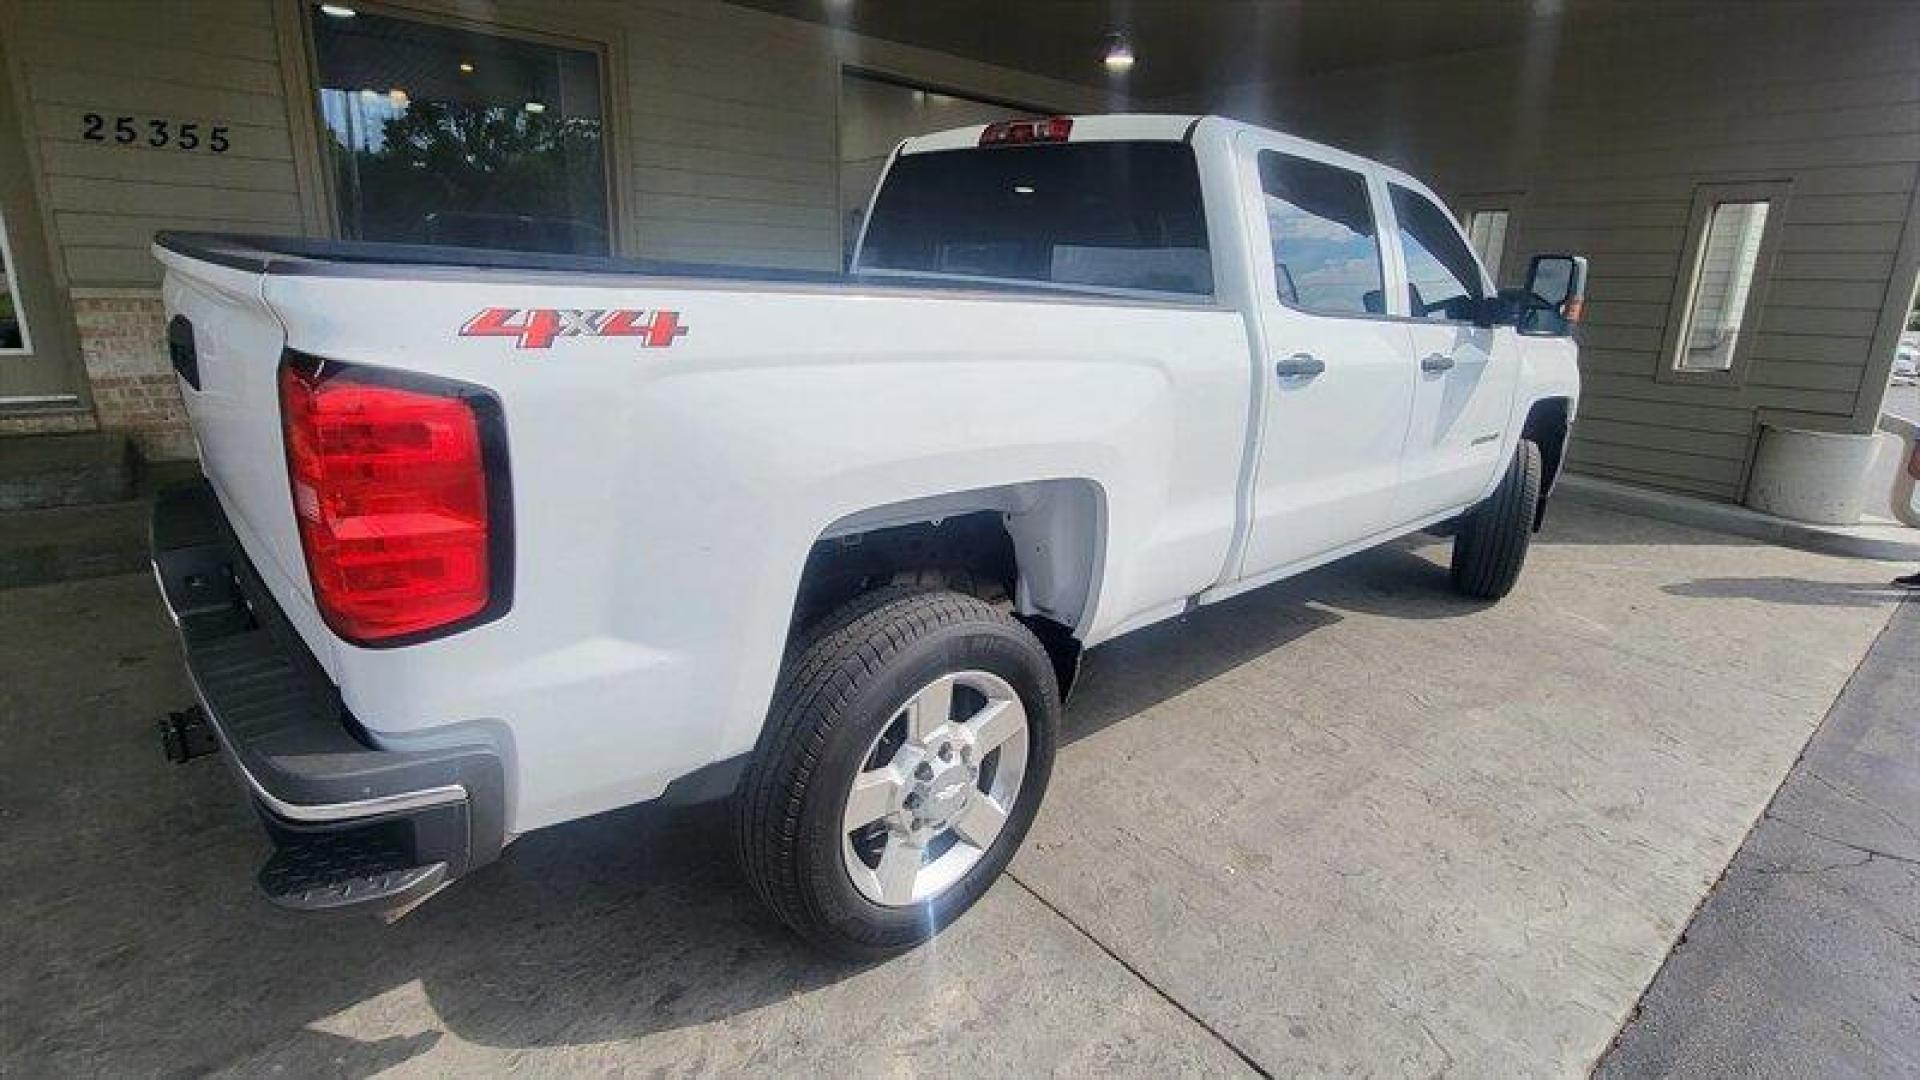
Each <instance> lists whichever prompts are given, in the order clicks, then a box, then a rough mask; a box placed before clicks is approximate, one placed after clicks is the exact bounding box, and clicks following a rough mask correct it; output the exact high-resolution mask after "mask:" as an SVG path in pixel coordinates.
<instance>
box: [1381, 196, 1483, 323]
mask: <svg viewBox="0 0 1920 1080" xmlns="http://www.w3.org/2000/svg"><path fill="white" fill-rule="evenodd" d="M1388 189H1389V190H1390V191H1391V192H1392V193H1393V216H1394V217H1396V218H1398V219H1399V221H1400V252H1401V254H1402V256H1403V257H1405V259H1406V261H1407V302H1408V304H1409V305H1411V306H1410V307H1409V308H1408V310H1409V311H1410V312H1411V313H1412V314H1413V315H1414V316H1415V317H1417V318H1422V319H1448V320H1452V321H1455V322H1470V321H1472V319H1473V306H1474V304H1473V302H1474V301H1476V300H1479V299H1480V298H1481V297H1482V296H1483V295H1485V292H1486V290H1485V289H1484V288H1482V286H1481V284H1480V265H1479V264H1478V263H1476V262H1474V261H1473V251H1472V250H1471V249H1470V248H1468V247H1467V242H1466V241H1465V240H1462V239H1461V238H1460V230H1459V229H1457V228H1455V227H1454V224H1453V217H1452V215H1450V214H1448V213H1447V212H1446V211H1445V210H1442V209H1440V207H1439V206H1437V205H1436V204H1435V203H1434V201H1433V200H1432V199H1429V198H1427V197H1426V196H1425V195H1421V194H1420V193H1418V192H1415V191H1410V190H1408V189H1406V188H1403V187H1401V186H1400V185H1399V184H1389V185H1388Z"/></svg>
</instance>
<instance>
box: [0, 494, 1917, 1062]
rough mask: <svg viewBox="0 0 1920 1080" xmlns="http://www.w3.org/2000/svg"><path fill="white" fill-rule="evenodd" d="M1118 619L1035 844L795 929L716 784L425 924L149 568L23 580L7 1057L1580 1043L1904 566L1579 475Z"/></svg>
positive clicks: (8, 865)
mask: <svg viewBox="0 0 1920 1080" xmlns="http://www.w3.org/2000/svg"><path fill="white" fill-rule="evenodd" d="M1445 550H1446V549H1445V546H1444V543H1436V542H1432V541H1425V540H1421V541H1409V542H1406V543H1403V544H1401V545H1396V546H1393V547H1390V548H1387V549H1383V550H1381V551H1377V552H1373V553H1370V554H1368V555H1364V556H1361V557H1358V558H1355V559H1351V560H1348V561H1346V562H1344V563H1342V564H1339V565H1337V566H1334V567H1330V568H1328V569H1325V570H1323V571H1320V572H1317V573H1315V574H1312V575H1309V576H1308V577H1306V578H1304V579H1301V580H1298V581H1295V582H1291V583H1287V584H1283V585H1281V586H1277V587H1274V588H1270V589H1266V590H1262V591H1260V592H1258V593H1255V594H1251V595H1248V596H1245V597H1241V598H1239V599H1237V600H1235V601H1231V602H1229V603H1227V604H1223V605H1220V606H1217V607H1214V608H1210V609H1206V610H1203V611H1201V612H1199V613H1196V614H1195V615H1193V616H1192V617H1190V618H1188V619H1185V620H1183V621H1181V622H1180V623H1179V624H1177V625H1169V626H1165V627H1160V628H1155V629H1151V630H1148V631H1145V632H1143V633H1141V634H1138V635H1135V636H1133V637H1130V638H1128V639H1124V640H1123V641H1121V642H1118V643H1115V644H1114V645H1112V646H1110V647H1108V648H1106V649H1103V650H1100V651H1099V652H1097V653H1095V654H1094V655H1093V657H1092V658H1091V660H1090V662H1089V669H1088V672H1087V675H1086V682H1085V690H1084V694H1083V696H1082V697H1081V698H1079V699H1078V700H1077V701H1076V702H1075V704H1074V707H1073V709H1072V710H1071V711H1070V714H1069V727H1070V730H1069V732H1068V738H1069V740H1070V743H1069V745H1067V746H1066V747H1065V748H1064V749H1063V750H1062V752H1061V758H1060V762H1059V766H1058V768H1057V769H1056V771H1055V779H1054V789H1053V791H1052V792H1051V794H1050V796H1049V799H1048V803H1047V806H1046V808H1045V810H1044V811H1043V813H1042V815H1041V818H1040V820H1039V822H1038V824H1037V825H1036V827H1035V829H1034V831H1033V834H1032V837H1031V839H1030V840H1029V843H1028V845H1027V848H1026V850H1025V851H1024V852H1023V853H1022V854H1021V855H1020V857H1019V858H1018V859H1017V860H1016V861H1015V863H1014V867H1013V872H1012V876H1011V878H1010V879H1009V880H1007V881H1004V882H1003V883H1002V884H1001V885H1000V886H999V887H997V888H995V889H994V890H993V891H992V892H991V893H990V894H989V895H988V896H987V898H986V899H985V900H984V901H983V902H982V903H981V904H980V906H979V907H978V908H976V909H975V911H974V912H973V913H971V914H970V915H969V916H968V917H967V918H965V919H964V920H962V921H961V922H960V923H959V924H958V925H957V926H955V927H954V928H952V929H951V930H950V931H949V932H948V933H946V934H945V935H943V936H942V937H941V938H940V939H938V940H937V941H936V942H935V943H933V944H932V945H930V946H928V947H926V948H923V949H921V950H920V951H918V952H917V953H915V954H913V955H911V956H908V957H905V958H902V959H899V960H895V961H893V962H890V963H886V964H881V965H877V966H871V967H865V968H856V967H847V966H841V965H835V964H829V963H825V962H823V961H821V960H820V959H818V958H817V957H815V956H813V955H811V954H809V953H808V952H807V951H805V950H804V949H803V948H801V947H799V946H798V945H796V944H795V943H794V942H793V941H792V940H791V939H790V938H789V937H788V936H787V935H786V934H785V933H783V932H782V931H781V929H780V928H779V927H778V926H777V925H776V924H774V923H773V922H772V921H771V920H770V919H769V918H768V917H767V916H766V915H764V914H762V913H761V912H760V910H759V909H758V908H757V906H756V905H755V903H754V902H753V900H752V898H751V896H750V895H749V893H748V891H747V889H746V888H745V887H744V885H743V884H742V883H741V882H740V881H739V880H738V879H737V878H736V877H735V876H734V874H733V872H732V870H731V867H730V864H729V862H728V857H727V854H726V848H725V844H724V842H723V834H721V833H720V831H719V830H718V828H717V827H716V826H717V821H716V820H715V818H714V816H713V815H711V814H698V813H696V814H689V815H685V816H682V817H680V818H678V819H675V820H671V821H663V820H660V819H659V818H658V817H657V816H653V815H648V814H645V813H640V812H631V811H630V812H622V813H617V814H612V815H607V816H604V817H602V818H598V819H595V820H591V821H587V822H581V823H576V824H573V825H570V826H564V827H561V828H556V829H553V830H549V831H547V832H544V833H538V834H534V835H532V836H529V837H527V838H525V839H523V840H522V841H520V842H519V843H518V844H516V845H515V846H514V847H513V848H512V849H511V851H510V852H509V854H508V856H507V857H506V858H505V859H504V860H503V861H502V862H501V863H500V864H498V865H496V866H494V867H491V868H489V869H487V870H486V871H485V872H484V873H482V874H479V875H477V876H475V877H474V878H473V879H471V880H468V881H465V882H462V883H460V884H459V885H457V886H456V887H455V888H453V889H452V890H449V891H448V892H447V893H445V894H443V895H441V896H440V897H437V898H435V899H434V900H433V901H432V902H431V903H429V904H427V905H426V906H425V907H423V908H422V909H421V910H419V911H417V912H415V913H414V914H412V915H410V916H408V917H407V918H405V919H403V920H402V921H400V922H399V923H398V924H396V925H394V926H383V925H380V924H378V923H374V922H371V921H366V920H346V921H329V922H314V921H305V920H301V919H297V918H294V917H291V916H287V915H284V914H282V913H280V912H277V911H275V910H272V909H270V908H268V907H266V906H265V905H264V903H263V902H259V901H256V900H255V898H254V897H253V895H252V894H251V891H250V890H251V885H250V877H251V874H252V872H253V870H254V868H255V866H256V865H257V864H258V862H259V861H260V860H261V858H262V856H263V854H264V846H265V845H264V840H263V839H262V838H261V837H260V836H259V835H258V830H257V829H256V828H255V826H254V824H253V822H252V821H251V819H250V818H249V816H248V812H247V811H246V810H245V809H244V808H243V807H242V806H241V804H240V803H239V801H238V800H237V798H236V797H235V793H234V790H233V788H232V784H231V781H230V780H229V779H228V777H227V776H226V775H225V773H224V772H223V771H222V770H221V769H220V768H219V767H218V766H217V765H215V764H213V763H211V762H202V763H198V764H196V765H194V766H190V767H187V768H179V767H174V766H169V765H166V764H164V763H163V762H162V761H161V759H160V755H159V753H158V748H157V747H156V746H155V745H154V737H153V728H152V718H153V717H154V716H155V715H156V714H157V713H159V712H160V711H162V710H163V709H165V708H168V707H178V706H179V705H181V704H183V703H185V701H186V700H187V692H186V688H185V685H184V682H183V679H182V676H181V674H180V672H179V662H178V656H177V654H176V651H175V648H174V646H173V644H172V643H171V641H170V640H169V635H170V630H169V629H168V627H167V626H166V622H165V618H164V616H163V615H162V614H161V612H160V611H159V609H158V607H157V606H156V604H155V603H154V600H153V597H152V583H151V581H150V580H148V579H147V578H145V577H143V576H131V577H124V578H109V579H101V580H97V581H92V582H83V583H78V584H72V585H63V586H51V587H46V588H40V589H27V590H15V591H11V592H0V655H4V656H5V670H4V673H3V678H4V682H0V724H3V725H4V728H3V729H0V911H4V912H5V915H4V918H5V920H6V926H5V934H4V940H5V942H6V945H5V953H6V959H5V962H4V963H0V1017H4V1024H3V1025H0V1073H5V1074H17V1075H23V1076H24V1075H45V1074H51V1073H59V1074H74V1073H95V1072H97V1073H110V1074H116V1075H133V1074H158V1073H169V1074H172V1073H199V1072H208V1071H214V1072H219V1071H226V1072H230V1073H232V1074H234V1075H249V1076H256V1075H261V1074H264V1073H269V1072H273V1071H276V1070H284V1071H285V1072H286V1073H287V1074H289V1075H303V1076H304V1075H316V1074H320V1075H352V1076H359V1075H366V1074H369V1073H372V1072H375V1071H378V1070H382V1069H392V1070H394V1071H395V1072H397V1073H399V1074H401V1075H429V1074H444V1073H448V1072H452V1071H455V1070H485V1071H489V1072H492V1071H502V1070H506V1069H510V1068H516V1069H525V1070H528V1071H535V1072H540V1073H569V1074H571V1073H582V1074H585V1073H592V1074H596V1075H598V1074H603V1073H607V1072H610V1071H611V1072H622V1071H631V1072H634V1073H648V1074H652V1073H655V1072H659V1073H664V1074H668V1075H679V1074H694V1073H714V1074H739V1073H743V1072H744V1073H794V1072H800V1073H809V1074H812V1073H825V1072H829V1071H831V1072H854V1073H857V1074H861V1075H866V1074H874V1073H882V1074H896V1073H898V1074H909V1073H912V1074H918V1073H928V1074H937V1075H970V1076H981V1075H992V1076H1002V1075H1022V1076H1026V1075H1034V1074H1037V1073H1047V1072H1053V1073H1088V1072H1093V1071H1097V1070H1104V1071H1115V1070H1122V1071H1129V1072H1137V1073H1150V1074H1154V1075H1165V1074H1172V1073H1228V1074H1231V1073H1248V1072H1255V1071H1266V1072H1270V1073H1273V1074H1293V1073H1334V1072H1357V1073H1386V1074H1394V1075H1401V1074H1408V1073H1416V1072H1418V1073H1426V1072H1434V1071H1452V1072H1454V1073H1457V1074H1459V1075H1463V1076H1492V1075H1512V1076H1519V1075H1576V1074H1580V1073H1582V1072H1584V1071H1585V1070H1586V1068H1587V1067H1588V1066H1589V1065H1590V1064H1591V1063H1592V1062H1593V1061H1594V1060H1595V1058H1596V1057H1597V1056H1598V1055H1599V1054H1600V1052H1601V1051H1602V1050H1603V1049H1604V1047H1605V1046H1606V1044H1607V1041H1608V1040H1609V1039H1610V1038H1611V1037H1612V1036H1613V1034H1614V1031H1615V1030H1616V1028H1617V1027H1618V1025H1619V1023H1620V1021H1621V1020H1622V1018H1623V1017H1624V1016H1625V1015H1626V1014H1627V1012H1628V1011H1629V1010H1630V1009H1631V1008H1632V1006H1633V1004H1634V1001H1635V999H1636V997H1637V996H1638V995H1639V993H1640V991H1641V990H1642V988H1643V987H1644V986H1645V985H1646V984H1647V982H1648V980H1649V979H1650V978H1651V977H1652V976H1653V974H1654V972H1655V970H1656V968H1657V967H1658V965H1659V964H1660V961H1661V959H1662V957H1663V956H1665V954H1666V952H1667V950H1668V948H1669V947H1670V946H1671V944H1672V942H1673V941H1674V939H1675V938H1676V937H1677V935H1678V934H1679V932H1680V930H1681V928H1682V927H1683V926H1684V925H1685V923H1686V920H1687V919H1688V917H1689V915H1690V913H1691V912H1692V911H1693V908H1694V906H1695V904H1696V903H1697V902H1698V901H1699V899H1700V897H1701V896H1702V895H1703V893H1704V892H1705V891H1706V889H1707V888H1708V886H1709V885H1710V884H1711V883H1712V882H1713V880H1714V879H1715V877H1716V876H1717V875H1718V874H1719V873H1720V871H1721V869H1722V868H1723V867H1724V866H1725V865H1726V863H1727V860H1728V858H1729V857H1730V856H1731V854H1732V852H1733V851H1734V849H1735V847H1736V846H1737V845H1738V844H1739V842H1740V840H1741V837H1742V836H1743V835H1744V834H1745V832H1746V830H1747V828H1748V826H1749V825H1750V824H1751V823H1752V821H1753V820H1754V819H1755V818H1756V817H1757V816H1758V814H1759V813H1760V810H1761V808H1762V807H1763V806H1764V805H1765V803H1766V801H1767V798H1768V797H1769V796H1770V795H1771V794H1772V792H1773V790H1774V788H1775V786H1776V785H1777V784H1778V782H1779V780H1780V778H1781V776H1782V775H1783V774H1784V773H1785V771H1786V769H1787V767H1788V765H1789V764H1790V763H1791V762H1792V760H1793V758H1794V756H1795V754H1796V753H1797V752H1798V751H1799V749H1800V747H1801V746H1802V744H1803V743H1804V742H1805V741H1806V739H1807V736H1808V734H1809V732H1810V731H1811V730H1812V729H1813V727H1814V725H1815V724H1817V723H1818V722H1819V719H1820V717H1821V715H1822V714H1823V713H1824V711H1825V710H1826V708H1827V707H1828V705H1829V704H1830V703H1831V702H1832V700H1833V698H1834V696H1835V695H1836V693H1837V692H1838V690H1839V689H1840V687H1841V685H1842V684H1843V683H1844V681H1845V680H1846V678H1847V675H1848V673H1849V672H1850V671H1851V670H1852V669H1853V667H1854V666H1855V664H1856V663H1857V662H1858V661H1859V659H1860V657H1861V656H1862V655H1863V654H1864V652H1865V651H1866V649H1867V647H1868V645H1869V643H1870V642H1871V641H1872V639H1873V637H1874V635H1875V634H1876V633H1877V632H1878V631H1879V629H1880V628H1881V626H1882V625H1883V624H1884V623H1885V622H1886V620H1887V617H1888V614H1889V612H1890V610H1891V606H1892V602H1893V598H1892V596H1891V595H1890V594H1889V593H1887V592H1886V591H1884V590H1882V589H1880V588H1878V587H1877V586H1878V583H1880V582H1881V581H1884V579H1885V578H1886V577H1887V576H1888V573H1889V568H1887V567H1884V566H1879V565H1875V564H1870V563H1858V562H1847V561H1843V560H1835V559H1829V558H1825V557H1822V556H1817V555H1810V554H1804V553H1800V552H1794V551H1787V550H1783V549H1775V548H1768V547H1762V546H1758V545H1754V544H1750V543H1746V542H1744V541H1739V540H1734V539H1729V538H1723V537H1718V536H1714V535H1710V534H1706V533H1701V532H1697V531H1693V530H1689V529H1685V528H1681V527H1678V526H1672V525H1666V524H1662V523H1657V522H1653V521H1648V520H1644V519H1638V518H1632V517H1625V516H1618V515H1613V514H1608V513H1603V512H1600V511H1595V510H1588V509H1583V508H1581V507H1579V506H1575V505H1560V506H1556V507H1555V508H1554V512H1553V516H1552V520H1551V522H1550V525H1549V530H1548V532H1547V534H1546V535H1545V536H1544V537H1543V540H1542V542H1541V543H1540V544H1539V545H1538V546H1536V548H1535V550H1534V554H1533V557H1532V560H1531V562H1530V564H1529V567H1528V572H1527V574H1526V576H1525V577H1524V578H1523V580H1522V584H1521V588H1520V590H1519V591H1518V592H1517V593H1516V594H1515V595H1514V596H1513V597H1511V598H1509V600H1508V601H1507V602H1505V603H1503V604H1500V605H1498V606H1495V607H1490V608H1486V607H1480V606H1476V605H1471V604H1466V603H1463V602H1460V601H1458V600H1456V599H1454V598H1452V597H1451V596H1450V595H1449V594H1448V593H1447V592H1446V590H1445V574H1444V571H1443V570H1442V569H1441V568H1440V565H1439V563H1438V561H1437V560H1439V559H1441V558H1442V557H1443V556H1444V554H1445Z"/></svg>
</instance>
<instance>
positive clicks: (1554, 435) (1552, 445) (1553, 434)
mask: <svg viewBox="0 0 1920 1080" xmlns="http://www.w3.org/2000/svg"><path fill="white" fill-rule="evenodd" d="M1572 422H1573V402H1572V401H1571V400H1569V399H1567V398H1563V397H1550V398H1541V399H1540V400H1539V401H1536V402H1534V403H1533V405H1532V406H1531V407H1530V408H1528V409H1527V422H1526V424H1525V425H1523V426H1522V427H1521V429H1520V437H1521V438H1523V439H1525V440H1527V441H1528V442H1531V443H1532V444H1533V445H1535V446H1537V447H1539V448H1540V503H1539V505H1538V506H1536V507H1535V508H1534V511H1533V528H1534V531H1535V532H1538V531H1539V530H1540V526H1541V525H1543V524H1545V522H1546V520H1547V496H1548V495H1549V494H1551V493H1552V492H1553V485H1554V482H1555V481H1556V480H1558V479H1559V478H1560V466H1561V464H1562V462H1563V461H1564V460H1565V455H1566V449H1567V434H1568V428H1569V426H1570V425H1571V424H1572Z"/></svg>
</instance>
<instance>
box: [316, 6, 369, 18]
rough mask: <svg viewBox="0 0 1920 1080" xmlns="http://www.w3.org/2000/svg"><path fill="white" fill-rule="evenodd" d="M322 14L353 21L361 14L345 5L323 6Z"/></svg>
mask: <svg viewBox="0 0 1920 1080" xmlns="http://www.w3.org/2000/svg"><path fill="white" fill-rule="evenodd" d="M320 14H322V15H331V16H333V17H334V18H336V19H351V18H353V17H354V16H355V15H358V14H360V13H359V12H357V11H355V10H353V9H352V8H350V7H348V6H347V5H345V4H321V5H320Z"/></svg>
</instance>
